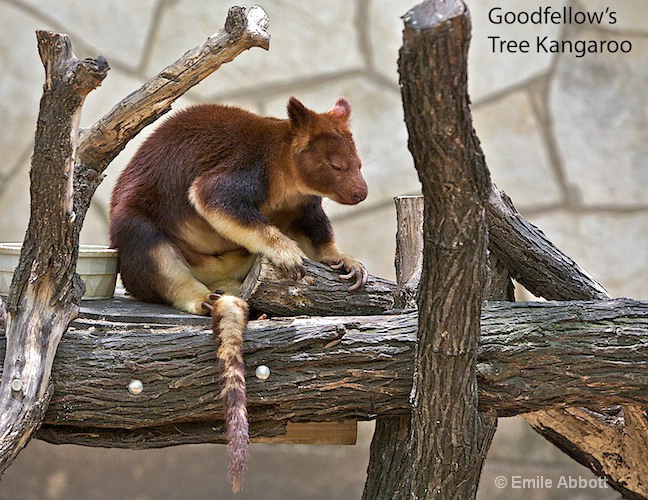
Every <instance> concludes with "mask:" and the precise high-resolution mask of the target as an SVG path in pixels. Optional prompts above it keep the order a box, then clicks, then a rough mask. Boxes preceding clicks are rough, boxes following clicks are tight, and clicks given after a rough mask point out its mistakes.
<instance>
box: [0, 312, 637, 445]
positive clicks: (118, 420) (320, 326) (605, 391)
mask: <svg viewBox="0 0 648 500" xmlns="http://www.w3.org/2000/svg"><path fill="white" fill-rule="evenodd" d="M205 321H207V320H205ZM416 326H417V316H416V313H408V314H398V315H382V316H365V317H342V318H320V317H311V318H291V319H277V320H262V321H253V322H251V323H250V325H249V329H248V331H247V333H246V341H245V346H244V356H245V360H246V364H247V366H248V376H247V383H248V405H249V411H250V419H251V421H252V422H268V421H273V422H283V423H285V422H287V421H326V420H341V419H357V420H367V419H373V418H375V416H376V415H379V414H381V415H382V414H402V413H407V412H408V411H409V394H410V390H411V381H412V367H413V357H414V347H415V346H414V342H415V338H416ZM0 331H1V330H0ZM3 349H4V342H3V345H2V350H3ZM213 350H214V349H213V341H212V338H211V332H210V331H209V328H208V324H207V323H205V325H204V326H202V325H199V324H198V325H194V326H187V327H182V328H180V327H177V326H169V325H161V324H160V325H150V324H146V325H144V324H135V323H111V322H106V321H102V320H97V319H92V320H90V319H84V318H80V319H79V320H77V321H76V322H74V323H73V325H72V327H71V328H70V329H69V331H68V333H67V334H66V335H65V337H64V338H63V340H62V341H61V344H60V347H59V350H58V353H57V357H56V360H55V363H54V367H53V372H52V381H53V382H54V384H55V393H54V396H53V397H52V401H51V403H50V406H49V409H48V412H47V414H46V417H45V421H44V422H45V423H46V424H51V425H53V426H56V425H65V426H67V428H68V433H69V428H70V427H76V428H78V431H79V432H77V434H82V433H83V432H87V433H92V430H91V429H92V428H107V429H126V430H128V429H131V430H132V429H140V428H149V429H142V432H149V433H150V432H152V431H151V429H150V428H151V427H161V426H173V425H177V424H183V423H192V422H193V423H196V422H198V423H200V422H213V421H214V420H218V419H219V418H220V416H221V408H220V407H221V405H220V401H219V397H218V386H217V374H216V368H215V366H216V363H215V360H214V352H213ZM261 364H264V365H267V366H268V367H270V370H271V374H270V377H269V378H268V379H267V380H265V381H261V380H259V379H257V378H256V377H255V375H254V370H255V368H256V367H257V366H259V365H261ZM647 368H648V302H646V301H644V302H640V301H634V300H629V299H615V300H606V301H595V302H578V301H572V302H541V303H536V302H529V303H521V302H520V303H508V302H493V303H488V304H486V306H485V307H484V311H483V316H482V338H481V345H480V351H479V359H478V382H479V402H480V408H482V409H493V410H495V411H496V412H497V413H498V415H499V416H510V415H516V414H520V413H524V412H529V411H534V410H539V409H546V408H555V407H561V406H569V405H572V406H573V405H596V406H605V405H609V404H619V403H639V404H648V390H647V387H648V369H647ZM133 379H138V380H141V381H142V383H143V386H144V390H143V391H142V393H141V394H139V395H137V396H134V395H132V394H130V393H129V392H128V389H127V388H128V385H129V383H130V382H131V380H133ZM259 425H261V424H259ZM271 427H272V426H271ZM83 428H86V429H87V431H83ZM270 431H271V432H272V433H277V431H276V428H275V427H272V429H270ZM102 432H104V433H106V432H107V431H102ZM69 434H70V435H74V434H75V433H69ZM259 435H264V431H261V432H260V434H259ZM131 439H132V440H137V438H131ZM140 441H141V440H138V442H140ZM192 442H195V441H192ZM84 444H87V443H84ZM142 446H144V445H141V444H138V447H142ZM157 446H160V444H159V443H158V444H157Z"/></svg>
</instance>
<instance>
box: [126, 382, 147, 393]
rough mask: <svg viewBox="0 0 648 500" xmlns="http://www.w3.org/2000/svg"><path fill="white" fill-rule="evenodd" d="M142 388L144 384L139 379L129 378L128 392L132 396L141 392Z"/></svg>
mask: <svg viewBox="0 0 648 500" xmlns="http://www.w3.org/2000/svg"><path fill="white" fill-rule="evenodd" d="M143 390H144V384H142V381H141V380H137V379H133V380H131V382H130V384H128V392H130V393H131V394H132V395H133V396H137V395H138V394H142V391H143Z"/></svg>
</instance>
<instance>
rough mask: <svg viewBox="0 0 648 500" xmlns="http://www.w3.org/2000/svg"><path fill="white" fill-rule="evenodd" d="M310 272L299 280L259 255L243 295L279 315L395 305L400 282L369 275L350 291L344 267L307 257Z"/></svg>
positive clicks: (369, 310)
mask: <svg viewBox="0 0 648 500" xmlns="http://www.w3.org/2000/svg"><path fill="white" fill-rule="evenodd" d="M304 269H305V270H306V276H304V278H302V279H300V280H298V281H295V280H294V279H292V278H289V277H287V276H285V275H284V274H283V273H282V272H281V271H279V270H278V269H277V268H276V267H275V266H274V265H272V263H271V262H270V261H269V260H268V259H266V258H263V257H259V258H258V259H257V261H256V262H255V264H254V267H253V268H252V270H251V271H250V272H249V273H248V275H247V277H246V278H245V281H244V282H243V285H242V286H241V297H242V298H243V299H244V300H245V301H246V302H247V303H248V304H249V305H250V307H252V308H254V309H256V310H258V311H260V312H264V313H268V314H270V315H276V316H294V315H298V314H305V315H310V316H345V315H349V316H360V315H363V314H382V313H385V312H387V311H389V310H391V309H393V307H394V290H395V288H396V284H395V283H394V282H392V281H389V280H386V279H384V278H378V277H376V276H371V275H370V276H369V278H368V280H367V284H366V285H365V286H364V287H363V288H362V289H360V290H355V291H353V292H349V291H348V288H349V282H348V281H343V280H341V279H340V275H341V274H344V271H334V270H333V269H331V268H330V267H328V266H326V265H324V264H320V263H318V262H313V261H311V260H307V259H305V260H304Z"/></svg>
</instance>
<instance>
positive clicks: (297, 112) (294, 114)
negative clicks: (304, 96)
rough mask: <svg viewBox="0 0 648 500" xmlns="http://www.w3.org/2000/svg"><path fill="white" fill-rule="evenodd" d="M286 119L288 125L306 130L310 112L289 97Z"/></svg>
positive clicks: (297, 100)
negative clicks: (288, 119)
mask: <svg viewBox="0 0 648 500" xmlns="http://www.w3.org/2000/svg"><path fill="white" fill-rule="evenodd" d="M287 109H288V118H290V123H291V124H292V125H293V126H295V127H297V128H306V127H307V126H308V124H309V123H310V120H311V113H312V112H311V111H310V110H309V109H308V108H307V107H306V106H304V105H303V104H302V103H301V102H300V101H299V99H297V98H296V97H291V98H290V99H289V100H288V108H287Z"/></svg>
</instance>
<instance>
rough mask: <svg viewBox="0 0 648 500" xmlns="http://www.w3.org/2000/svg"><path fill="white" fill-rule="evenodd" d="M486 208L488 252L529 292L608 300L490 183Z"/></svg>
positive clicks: (553, 297)
mask: <svg viewBox="0 0 648 500" xmlns="http://www.w3.org/2000/svg"><path fill="white" fill-rule="evenodd" d="M487 209H488V231H489V233H490V245H489V248H490V250H491V251H492V252H493V253H495V255H497V257H498V258H499V259H500V260H501V261H502V262H503V263H504V265H505V266H506V267H508V268H509V269H510V271H511V276H512V277H513V279H515V280H517V281H519V282H520V283H521V284H522V285H524V286H525V287H526V288H527V289H528V290H529V291H530V292H531V293H533V294H534V295H537V296H538V297H544V298H546V299H549V300H596V299H606V298H609V294H608V293H607V292H606V291H605V288H603V287H602V286H601V284H600V283H598V282H597V281H596V280H595V279H594V278H592V277H591V276H590V275H589V274H587V273H586V272H585V271H584V270H583V269H582V268H581V267H580V266H579V265H578V264H577V263H576V262H575V261H574V260H573V259H572V258H571V257H569V256H568V255H566V254H565V253H563V252H561V251H560V250H559V249H558V248H557V247H556V246H555V245H554V244H553V243H552V242H551V241H550V240H549V238H547V237H546V236H545V234H544V233H543V232H542V231H540V230H539V229H538V228H537V227H535V226H534V225H533V224H531V223H530V222H529V221H527V220H526V219H525V218H524V217H523V216H522V215H521V214H520V212H518V211H517V209H516V208H515V206H514V205H513V202H512V201H511V199H510V198H509V197H508V196H506V193H504V192H502V191H500V190H499V189H498V188H497V186H495V185H494V184H493V186H492V188H491V192H490V196H489V200H488V205H487Z"/></svg>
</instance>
